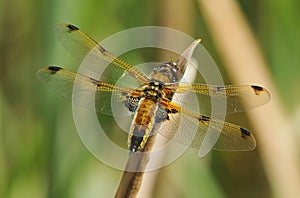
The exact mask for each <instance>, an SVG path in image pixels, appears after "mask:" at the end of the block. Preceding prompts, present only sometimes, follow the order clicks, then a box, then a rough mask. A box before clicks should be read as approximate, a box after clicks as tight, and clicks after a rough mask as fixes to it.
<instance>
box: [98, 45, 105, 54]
mask: <svg viewBox="0 0 300 198" xmlns="http://www.w3.org/2000/svg"><path fill="white" fill-rule="evenodd" d="M99 49H100V52H101V53H102V54H103V53H105V52H106V49H104V47H102V46H101V45H99Z"/></svg>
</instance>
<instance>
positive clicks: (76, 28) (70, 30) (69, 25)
mask: <svg viewBox="0 0 300 198" xmlns="http://www.w3.org/2000/svg"><path fill="white" fill-rule="evenodd" d="M66 27H67V28H69V32H72V31H77V30H79V28H78V27H76V26H75V25H72V24H67V25H66Z"/></svg>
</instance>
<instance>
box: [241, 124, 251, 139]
mask: <svg viewBox="0 0 300 198" xmlns="http://www.w3.org/2000/svg"><path fill="white" fill-rule="evenodd" d="M240 129H241V132H242V138H246V136H251V132H250V131H248V130H247V129H245V128H242V127H241V128H240Z"/></svg>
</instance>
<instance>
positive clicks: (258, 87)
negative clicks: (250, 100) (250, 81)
mask: <svg viewBox="0 0 300 198" xmlns="http://www.w3.org/2000/svg"><path fill="white" fill-rule="evenodd" d="M251 87H252V89H254V91H262V90H264V88H262V87H261V86H257V85H251Z"/></svg>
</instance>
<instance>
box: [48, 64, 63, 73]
mask: <svg viewBox="0 0 300 198" xmlns="http://www.w3.org/2000/svg"><path fill="white" fill-rule="evenodd" d="M61 69H62V68H61V67H57V66H49V67H48V70H50V72H51V74H56V72H58V71H59V70H61Z"/></svg>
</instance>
